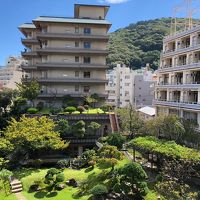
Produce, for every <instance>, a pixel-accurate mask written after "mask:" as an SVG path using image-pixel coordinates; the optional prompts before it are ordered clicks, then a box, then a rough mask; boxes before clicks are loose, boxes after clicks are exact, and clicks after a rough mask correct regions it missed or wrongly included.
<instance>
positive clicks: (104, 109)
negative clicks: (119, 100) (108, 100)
mask: <svg viewBox="0 0 200 200" xmlns="http://www.w3.org/2000/svg"><path fill="white" fill-rule="evenodd" d="M111 109H112V106H111V105H109V104H104V105H102V106H101V110H103V111H104V113H105V112H108V111H110V110H111Z"/></svg>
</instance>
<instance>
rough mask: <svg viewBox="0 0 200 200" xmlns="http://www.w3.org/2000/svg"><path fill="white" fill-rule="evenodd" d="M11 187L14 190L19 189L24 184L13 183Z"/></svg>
mask: <svg viewBox="0 0 200 200" xmlns="http://www.w3.org/2000/svg"><path fill="white" fill-rule="evenodd" d="M11 188H12V190H14V189H18V188H22V184H19V185H12V186H11Z"/></svg>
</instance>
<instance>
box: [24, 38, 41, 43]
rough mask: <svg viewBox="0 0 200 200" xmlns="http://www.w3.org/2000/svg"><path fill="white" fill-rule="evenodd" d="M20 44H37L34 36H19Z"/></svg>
mask: <svg viewBox="0 0 200 200" xmlns="http://www.w3.org/2000/svg"><path fill="white" fill-rule="evenodd" d="M21 42H22V44H39V41H38V40H37V39H36V38H21Z"/></svg>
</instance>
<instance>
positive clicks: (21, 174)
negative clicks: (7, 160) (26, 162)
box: [13, 168, 40, 179]
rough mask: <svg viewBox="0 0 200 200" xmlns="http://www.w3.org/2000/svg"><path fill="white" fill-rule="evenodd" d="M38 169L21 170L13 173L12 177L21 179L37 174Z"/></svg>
mask: <svg viewBox="0 0 200 200" xmlns="http://www.w3.org/2000/svg"><path fill="white" fill-rule="evenodd" d="M39 171H40V170H39V169H35V168H21V169H18V170H16V171H14V172H13V176H15V177H17V178H18V179H22V178H24V177H26V176H29V175H31V174H32V173H36V172H39Z"/></svg>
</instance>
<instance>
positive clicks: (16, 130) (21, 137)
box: [4, 116, 67, 151]
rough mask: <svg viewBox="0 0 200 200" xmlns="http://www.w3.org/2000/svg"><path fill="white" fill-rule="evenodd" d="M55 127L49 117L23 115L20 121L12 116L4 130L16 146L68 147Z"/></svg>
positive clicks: (38, 147) (27, 148)
mask: <svg viewBox="0 0 200 200" xmlns="http://www.w3.org/2000/svg"><path fill="white" fill-rule="evenodd" d="M54 128H55V124H54V122H53V120H51V119H49V118H46V117H41V118H27V117H25V116H22V117H21V118H20V120H19V121H16V120H15V119H14V118H12V120H11V121H10V122H9V125H8V126H7V127H6V129H5V131H4V135H5V137H6V139H8V140H9V141H10V142H11V143H12V144H13V145H14V146H15V147H18V148H19V147H21V148H23V149H26V150H31V151H33V150H38V149H63V148H65V147H67V144H66V143H65V142H64V141H63V140H61V138H60V134H59V133H58V132H56V131H54Z"/></svg>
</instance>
